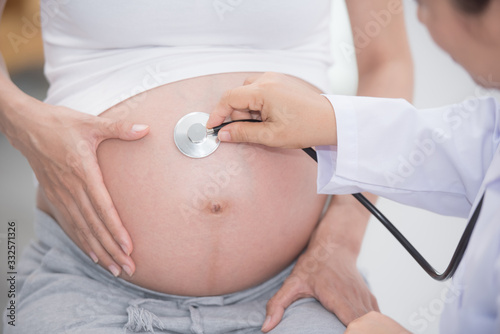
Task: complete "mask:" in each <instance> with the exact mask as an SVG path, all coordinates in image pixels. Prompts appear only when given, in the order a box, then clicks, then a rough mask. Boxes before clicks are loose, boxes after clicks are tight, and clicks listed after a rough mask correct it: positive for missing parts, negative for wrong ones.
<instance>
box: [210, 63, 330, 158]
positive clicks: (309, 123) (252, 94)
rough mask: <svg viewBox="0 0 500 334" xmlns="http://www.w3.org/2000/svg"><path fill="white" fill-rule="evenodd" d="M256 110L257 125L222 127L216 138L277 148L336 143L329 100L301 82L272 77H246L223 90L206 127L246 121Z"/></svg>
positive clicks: (267, 75)
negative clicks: (237, 120)
mask: <svg viewBox="0 0 500 334" xmlns="http://www.w3.org/2000/svg"><path fill="white" fill-rule="evenodd" d="M256 111H258V112H260V116H261V119H262V123H246V122H239V123H234V124H230V125H227V126H225V127H224V128H223V129H221V130H220V131H219V139H220V140H221V141H231V142H250V143H257V144H264V145H267V146H272V147H283V148H304V147H311V146H316V145H334V144H336V141H337V135H336V128H335V115H334V112H333V108H332V106H331V104H330V102H329V101H328V100H327V99H326V98H325V97H323V96H321V95H320V94H319V93H318V92H316V91H315V90H313V89H312V88H311V87H310V86H308V85H307V84H305V83H303V82H300V81H299V80H297V79H294V78H292V77H289V76H287V75H284V74H278V73H264V74H260V75H256V76H253V77H250V78H248V79H247V80H246V81H245V83H244V85H243V86H241V87H237V88H234V89H231V90H229V91H227V92H226V93H225V94H224V96H223V97H222V98H221V100H220V101H219V103H218V105H217V106H216V108H215V110H214V111H213V112H212V114H211V115H210V118H209V120H208V122H207V128H213V127H215V126H218V125H220V124H221V123H222V122H224V120H225V119H226V118H227V117H229V116H230V117H231V118H232V119H233V120H235V119H244V118H250V115H251V114H253V113H255V112H256Z"/></svg>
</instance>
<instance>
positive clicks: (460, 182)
mask: <svg viewBox="0 0 500 334" xmlns="http://www.w3.org/2000/svg"><path fill="white" fill-rule="evenodd" d="M326 97H327V98H328V99H329V100H330V102H331V104H332V106H333V108H334V111H335V116H336V121H337V139H338V140H337V144H338V146H320V147H317V151H318V163H319V167H318V192H319V193H328V194H350V193H357V192H362V191H368V192H371V193H374V194H377V195H379V196H383V197H386V198H389V199H392V200H395V201H398V202H401V203H404V204H409V205H412V206H416V207H420V208H424V209H427V210H431V211H434V212H437V213H441V214H446V215H454V216H461V217H466V216H467V215H468V214H469V211H470V210H471V206H472V204H473V202H474V199H475V197H476V195H477V193H478V191H479V188H480V186H481V182H482V180H483V178H484V175H485V172H486V170H487V168H488V166H489V164H490V162H491V160H492V159H493V156H494V154H495V151H496V149H497V147H498V145H499V142H500V138H499V126H500V111H499V106H498V104H497V101H496V100H495V99H494V98H482V99H474V100H467V101H464V102H463V103H460V104H456V105H451V106H447V107H442V108H435V109H424V110H417V109H416V108H415V107H413V106H412V105H411V104H410V103H409V102H407V101H405V100H403V99H385V98H369V97H353V96H334V95H326Z"/></svg>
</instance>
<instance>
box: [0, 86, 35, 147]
mask: <svg viewBox="0 0 500 334" xmlns="http://www.w3.org/2000/svg"><path fill="white" fill-rule="evenodd" d="M3 80H6V79H5V78H3ZM9 86H11V87H9ZM12 86H13V87H12ZM38 103H42V102H40V101H38V100H36V99H35V98H33V97H31V96H29V95H27V94H25V93H24V92H23V91H21V90H20V89H19V88H17V87H16V86H14V84H13V83H10V85H4V86H3V89H1V90H0V132H2V133H3V134H4V135H5V136H6V137H7V139H8V140H9V141H10V142H11V143H12V144H14V143H13V141H14V139H15V138H16V137H17V136H19V134H20V129H21V127H22V129H23V132H26V130H27V129H26V127H27V126H28V122H27V121H29V120H30V119H33V117H32V113H33V110H35V109H36V105H37V104H38Z"/></svg>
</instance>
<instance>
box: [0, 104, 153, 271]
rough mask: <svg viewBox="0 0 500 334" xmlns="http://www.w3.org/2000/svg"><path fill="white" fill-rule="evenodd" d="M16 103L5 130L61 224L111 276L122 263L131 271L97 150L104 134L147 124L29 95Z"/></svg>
mask: <svg viewBox="0 0 500 334" xmlns="http://www.w3.org/2000/svg"><path fill="white" fill-rule="evenodd" d="M16 108H17V111H15V112H13V113H10V115H12V116H11V117H10V119H9V122H6V124H7V125H6V127H5V129H4V132H5V134H6V135H7V138H8V139H9V141H10V142H11V144H12V145H13V146H14V147H15V148H17V149H18V150H20V151H21V152H22V153H23V155H24V156H25V157H26V158H27V159H28V161H29V163H30V165H31V167H32V169H33V171H34V172H35V174H36V177H37V179H38V181H39V182H40V185H41V187H42V189H43V191H44V193H45V195H46V196H47V198H48V199H49V201H50V202H51V204H52V205H53V206H55V207H56V208H57V210H58V211H59V212H60V213H61V214H62V215H63V217H64V221H65V222H60V224H61V227H62V228H63V229H64V230H65V232H66V233H68V234H69V235H71V236H73V237H76V238H78V240H79V241H80V242H81V245H82V247H83V248H84V250H85V251H86V253H87V254H88V255H89V256H90V257H91V258H92V259H93V260H94V262H99V263H100V264H101V265H103V266H104V267H106V268H108V270H109V271H110V272H111V273H112V274H114V275H115V276H118V275H119V274H121V272H122V269H123V270H124V271H125V272H126V273H127V274H128V275H132V274H133V272H134V271H135V264H134V262H133V261H132V258H131V257H130V253H131V252H132V240H131V238H130V236H129V234H128V232H127V231H126V229H125V227H124V226H123V224H122V222H121V220H120V217H119V215H118V213H117V211H116V209H115V207H114V204H113V201H112V199H111V197H110V195H109V193H108V191H107V189H106V187H105V185H104V181H103V176H102V174H101V170H100V167H99V165H98V162H97V156H96V151H97V147H98V146H99V144H100V143H101V142H102V141H104V140H106V139H110V138H119V139H122V140H137V139H140V138H142V137H144V136H145V135H146V134H147V133H148V132H149V127H148V126H146V125H138V124H132V123H129V122H122V121H113V120H109V119H105V118H101V117H96V116H92V115H87V114H84V113H80V112H77V111H74V110H71V109H68V108H65V107H59V106H51V105H47V104H45V103H42V102H40V101H37V100H34V99H31V98H29V99H28V102H27V103H23V104H20V105H17V106H16Z"/></svg>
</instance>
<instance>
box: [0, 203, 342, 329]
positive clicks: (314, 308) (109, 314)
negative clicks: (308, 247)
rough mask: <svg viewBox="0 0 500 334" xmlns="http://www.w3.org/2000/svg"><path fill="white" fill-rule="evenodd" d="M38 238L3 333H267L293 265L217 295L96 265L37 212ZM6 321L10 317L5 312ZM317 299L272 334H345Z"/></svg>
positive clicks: (302, 303)
mask: <svg viewBox="0 0 500 334" xmlns="http://www.w3.org/2000/svg"><path fill="white" fill-rule="evenodd" d="M35 231H36V235H37V237H38V240H37V241H34V242H32V243H31V244H30V246H28V247H27V250H26V251H25V252H24V254H23V256H22V258H21V260H20V261H19V266H18V276H17V291H18V295H17V309H16V326H15V327H12V326H9V325H7V324H5V325H4V333H5V334H11V333H23V334H24V333H26V334H28V333H39V334H44V333H85V334H91V333H103V334H118V333H205V334H210V333H261V331H260V327H261V326H262V323H263V322H264V318H265V310H266V303H267V301H268V300H269V298H271V297H272V296H273V295H274V293H275V292H276V291H277V290H278V289H279V288H280V286H281V285H282V283H283V281H284V280H285V278H286V277H287V276H288V275H289V273H290V271H291V270H292V266H293V265H292V266H290V267H289V268H287V269H285V270H284V271H283V272H281V273H280V274H278V275H277V276H275V277H273V278H272V279H270V280H268V281H267V282H264V283H262V284H260V285H258V286H255V287H253V288H250V289H247V290H244V291H240V292H236V293H232V294H227V295H222V296H212V297H187V296H175V295H169V294H164V293H159V292H155V291H152V290H148V289H145V288H142V287H139V286H137V285H134V284H132V283H129V282H127V281H124V280H122V279H119V278H115V277H113V276H112V275H111V274H110V273H108V272H107V271H106V270H104V269H103V268H101V267H100V266H98V265H96V264H94V263H93V262H92V260H90V259H89V257H87V256H86V255H85V254H84V253H83V252H82V251H81V250H80V249H79V248H78V247H77V246H76V245H75V244H74V243H73V242H72V241H71V239H69V238H68V237H67V236H66V234H65V233H64V232H63V231H62V229H61V228H60V227H59V225H57V223H56V222H55V221H54V220H53V219H52V218H50V217H49V216H47V215H46V214H44V213H43V212H41V211H37V214H36V222H35ZM4 319H5V315H4ZM344 330H345V327H344V326H343V325H342V323H341V322H340V321H339V320H338V319H337V317H335V315H333V314H332V313H330V312H328V311H327V310H325V309H324V308H323V307H322V306H321V304H319V303H318V302H317V301H316V300H315V299H313V298H306V299H301V300H299V301H297V302H295V303H293V304H292V305H291V306H290V307H289V308H288V309H287V310H286V312H285V315H284V317H283V320H282V321H281V323H280V324H279V325H278V326H277V327H276V328H275V329H274V330H273V331H271V333H273V334H281V333H286V334H294V333H300V334H307V333H318V334H321V333H343V332H344Z"/></svg>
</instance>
